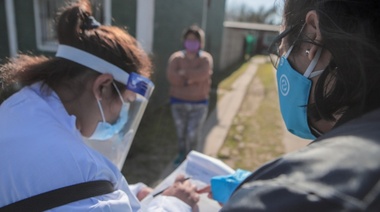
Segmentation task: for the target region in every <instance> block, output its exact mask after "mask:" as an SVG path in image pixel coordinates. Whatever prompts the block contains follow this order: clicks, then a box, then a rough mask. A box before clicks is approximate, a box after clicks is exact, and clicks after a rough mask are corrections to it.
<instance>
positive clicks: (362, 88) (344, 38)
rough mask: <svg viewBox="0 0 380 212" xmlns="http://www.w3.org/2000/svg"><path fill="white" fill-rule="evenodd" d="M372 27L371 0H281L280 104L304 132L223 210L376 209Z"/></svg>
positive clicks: (379, 137)
mask: <svg viewBox="0 0 380 212" xmlns="http://www.w3.org/2000/svg"><path fill="white" fill-rule="evenodd" d="M379 34H380V2H379V1H378V0H339V1H338V0H308V1H305V0H284V8H283V26H282V30H281V32H280V35H279V36H278V38H277V41H276V43H277V44H278V45H274V46H275V48H272V50H273V51H272V52H274V53H275V54H277V55H278V57H279V58H278V60H276V58H273V57H275V56H273V55H272V59H274V61H276V66H275V68H276V69H277V73H276V75H277V83H278V91H279V92H278V95H279V97H280V108H281V113H282V116H283V119H284V121H285V124H286V127H287V128H288V130H289V131H290V132H291V133H293V134H295V135H297V136H299V137H302V138H307V139H313V141H312V142H311V143H310V144H309V145H308V146H307V147H305V148H303V149H301V150H299V151H297V152H294V153H290V154H287V155H285V156H283V157H280V158H278V159H276V160H274V161H271V162H269V163H267V164H265V165H264V166H262V167H260V168H259V169H257V170H256V171H254V172H253V173H252V174H251V175H250V176H248V177H247V178H246V179H245V180H244V181H243V182H242V183H241V184H240V185H239V186H238V187H237V188H236V189H235V190H234V191H233V192H232V195H231V196H230V198H229V200H228V201H227V202H226V203H225V204H224V207H223V209H222V211H380V189H379V182H380V181H379V179H380V98H379V94H380V63H379V58H380V39H379ZM214 189H215V188H213V186H212V185H211V191H213V190H214ZM213 194H215V196H217V195H218V194H217V193H214V192H213Z"/></svg>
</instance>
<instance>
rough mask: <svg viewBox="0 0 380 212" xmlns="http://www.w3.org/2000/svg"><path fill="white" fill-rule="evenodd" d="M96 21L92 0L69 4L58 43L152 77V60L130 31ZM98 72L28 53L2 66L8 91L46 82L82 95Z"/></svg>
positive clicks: (60, 18) (59, 27)
mask: <svg viewBox="0 0 380 212" xmlns="http://www.w3.org/2000/svg"><path fill="white" fill-rule="evenodd" d="M93 22H94V20H93V18H92V10H91V4H90V2H89V1H88V0H79V1H78V2H75V3H71V4H69V5H67V6H66V7H64V8H62V9H61V12H60V13H59V15H58V18H57V35H58V42H59V43H60V44H65V45H69V46H72V47H75V48H78V49H81V50H84V51H86V52H88V53H91V54H93V55H96V56H98V57H100V58H102V59H104V60H106V61H108V62H110V63H112V64H114V65H116V66H118V67H119V68H121V69H123V70H124V71H126V72H128V73H131V72H137V73H139V74H141V75H143V76H145V77H150V75H151V62H150V59H149V57H148V56H147V55H146V53H145V52H144V51H143V50H142V49H141V48H140V47H139V45H138V43H137V41H136V40H135V39H134V38H133V37H132V36H131V35H129V34H128V32H127V31H125V30H123V29H121V28H118V27H115V26H105V25H96V24H95V25H94V23H93ZM98 75H99V73H98V72H95V71H93V70H91V69H89V68H87V67H84V66H82V65H79V64H77V63H74V62H71V61H69V60H66V59H63V58H56V57H53V58H47V57H45V56H30V55H25V54H21V55H19V56H18V57H17V58H13V59H9V61H8V62H7V63H5V64H4V65H3V66H1V67H0V79H1V81H0V82H1V84H2V87H3V89H5V90H7V91H9V90H12V88H14V87H15V85H19V87H22V86H25V85H30V84H32V83H35V82H38V81H42V82H43V83H44V84H46V85H48V86H49V87H51V88H53V89H54V88H57V87H60V86H65V87H67V89H71V90H72V91H73V92H77V93H78V95H79V94H80V93H81V92H82V91H83V89H84V84H85V83H84V82H86V81H87V80H89V79H90V78H91V77H96V76H98ZM118 86H119V87H121V85H120V84H119V85H118ZM4 98H5V97H3V99H4ZM0 101H1V99H0Z"/></svg>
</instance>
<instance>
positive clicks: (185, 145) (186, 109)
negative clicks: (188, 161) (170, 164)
mask: <svg viewBox="0 0 380 212" xmlns="http://www.w3.org/2000/svg"><path fill="white" fill-rule="evenodd" d="M171 111H172V116H173V119H174V122H175V125H176V130H177V137H178V147H179V152H180V153H183V154H185V155H186V154H187V153H189V152H190V151H191V150H193V149H195V148H196V146H197V144H198V141H199V139H200V132H201V129H202V126H203V123H204V121H205V120H206V117H207V112H208V105H207V104H189V103H179V104H172V105H171Z"/></svg>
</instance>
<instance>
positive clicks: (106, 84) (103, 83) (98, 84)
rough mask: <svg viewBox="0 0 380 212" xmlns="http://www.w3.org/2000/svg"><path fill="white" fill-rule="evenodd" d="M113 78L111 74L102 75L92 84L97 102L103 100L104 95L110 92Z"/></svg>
mask: <svg viewBox="0 0 380 212" xmlns="http://www.w3.org/2000/svg"><path fill="white" fill-rule="evenodd" d="M112 82H113V76H112V75H111V74H101V75H99V76H98V77H96V79H95V80H94V83H93V84H92V92H93V93H94V95H95V98H96V99H97V100H102V97H103V95H104V94H105V93H106V92H109V91H110V88H111V87H112Z"/></svg>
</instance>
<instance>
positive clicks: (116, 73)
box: [55, 45, 129, 84]
mask: <svg viewBox="0 0 380 212" xmlns="http://www.w3.org/2000/svg"><path fill="white" fill-rule="evenodd" d="M55 56H56V57H62V58H65V59H67V60H71V61H73V62H76V63H78V64H81V65H83V66H86V67H88V68H91V69H93V70H95V71H97V72H99V73H102V74H106V73H108V74H112V76H113V78H114V79H115V80H116V81H118V82H120V83H122V84H126V83H127V82H128V78H129V74H128V73H127V72H125V71H123V70H122V69H121V68H119V67H117V66H115V65H113V64H111V63H109V62H107V61H105V60H103V59H101V58H99V57H97V56H95V55H92V54H90V53H87V52H85V51H83V50H80V49H77V48H74V47H71V46H67V45H59V46H58V50H57V53H56V54H55Z"/></svg>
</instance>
